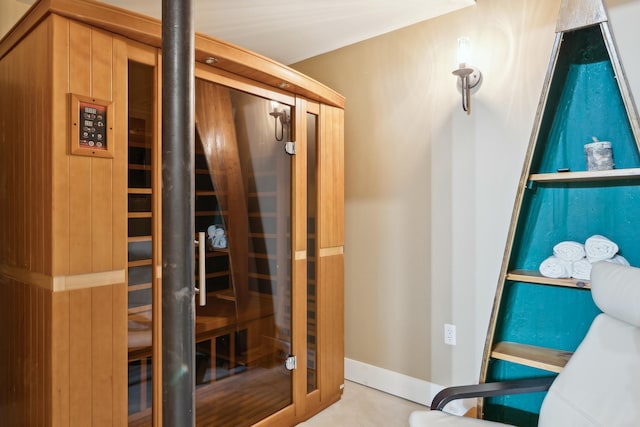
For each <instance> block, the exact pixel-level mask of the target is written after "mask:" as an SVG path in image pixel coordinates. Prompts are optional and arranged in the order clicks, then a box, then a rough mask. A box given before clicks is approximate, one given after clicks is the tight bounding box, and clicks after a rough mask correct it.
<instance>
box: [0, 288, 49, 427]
mask: <svg viewBox="0 0 640 427" xmlns="http://www.w3.org/2000/svg"><path fill="white" fill-rule="evenodd" d="M0 301H2V304H3V305H5V307H4V309H3V310H1V311H0V321H1V324H2V328H1V332H0V348H2V349H3V351H2V352H0V381H1V382H2V383H1V384H0V402H2V424H3V425H12V426H13V425H15V426H18V425H29V426H44V425H47V422H48V421H49V410H50V408H51V403H50V402H51V401H50V399H48V398H47V397H48V395H49V393H50V390H51V385H52V381H51V379H52V378H51V377H52V375H51V374H52V372H51V364H50V359H49V355H50V353H49V350H50V346H51V342H52V341H51V339H50V332H51V325H50V324H49V322H48V319H47V318H46V316H47V315H48V314H50V313H51V292H49V291H47V290H44V289H41V288H38V287H36V286H29V285H26V284H24V283H20V282H16V281H13V280H11V279H6V278H0Z"/></svg>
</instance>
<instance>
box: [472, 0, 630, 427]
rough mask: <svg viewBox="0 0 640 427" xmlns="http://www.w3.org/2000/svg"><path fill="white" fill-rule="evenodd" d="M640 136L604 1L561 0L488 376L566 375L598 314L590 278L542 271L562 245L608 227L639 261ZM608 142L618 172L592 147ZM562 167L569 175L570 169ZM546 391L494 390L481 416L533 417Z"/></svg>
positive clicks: (493, 328)
mask: <svg viewBox="0 0 640 427" xmlns="http://www.w3.org/2000/svg"><path fill="white" fill-rule="evenodd" d="M639 135H640V132H639V129H638V116H637V112H636V110H635V106H634V104H633V101H632V98H631V95H630V91H629V88H628V85H627V82H626V77H625V75H624V72H623V70H622V67H621V64H620V61H619V59H618V55H617V51H616V47H615V44H614V42H613V38H612V35H611V30H610V27H609V22H608V17H607V13H606V10H605V7H604V4H603V3H602V1H601V0H588V1H577V0H563V2H562V5H561V8H560V15H559V18H558V24H557V27H556V40H555V44H554V47H553V52H552V57H551V62H550V66H549V69H548V71H547V76H546V79H545V83H544V87H543V90H542V96H541V100H540V103H539V105H538V111H537V114H536V118H535V123H534V127H533V131H532V134H531V139H530V142H529V148H528V150H527V154H526V158H525V162H524V167H523V171H522V175H521V178H520V185H519V188H518V191H517V196H516V201H515V205H514V210H513V215H512V220H511V226H510V228H509V233H508V237H507V244H506V248H505V254H504V258H503V262H502V268H501V272H500V278H499V281H498V286H497V290H496V297H495V300H494V305H493V311H492V314H491V319H490V324H489V331H488V334H487V341H486V344H485V351H484V357H483V363H482V367H481V373H480V382H491V381H501V380H510V379H519V378H527V377H541V376H553V375H557V373H559V372H561V370H562V369H563V367H564V365H565V364H566V363H567V361H568V360H569V358H570V357H571V355H572V353H573V351H574V350H575V349H576V347H577V346H578V345H579V343H580V342H581V340H582V338H583V337H584V335H585V334H586V332H587V329H588V328H589V326H590V325H591V321H592V320H593V318H594V317H595V316H596V315H597V314H598V313H599V310H598V309H597V307H596V306H595V304H594V303H593V300H592V298H591V294H590V283H589V281H588V280H577V279H572V278H566V279H554V278H548V277H544V276H542V275H541V274H540V273H539V272H538V268H539V266H540V263H541V262H542V261H543V260H544V259H545V258H546V257H548V256H549V255H551V254H552V252H553V246H554V245H555V244H557V243H559V242H561V241H569V240H571V241H578V242H584V241H585V240H586V239H587V238H588V237H590V236H592V235H595V234H600V235H604V236H606V237H608V238H609V239H611V240H612V241H614V242H616V243H617V244H618V246H619V248H620V254H621V255H623V256H624V257H625V258H626V259H627V260H628V261H629V262H630V264H631V265H636V266H638V265H640V247H639V246H638V244H637V242H638V241H640V217H639V216H638V215H637V212H638V209H640V154H639V151H640V148H639V147H640V146H639V144H638V141H639V140H640V138H639ZM594 136H595V137H597V138H599V139H600V140H603V141H611V143H612V150H613V157H614V162H615V168H614V169H612V170H605V171H589V170H587V167H586V158H585V152H584V145H585V144H587V143H589V142H591V140H592V137H594ZM564 171H566V172H564ZM544 395H545V393H535V394H532V395H517V396H504V397H493V398H488V399H485V400H484V401H482V402H481V403H480V411H479V413H480V415H481V416H482V418H484V419H489V420H494V421H501V422H506V423H510V424H514V425H519V426H528V425H532V426H533V425H536V424H537V419H538V413H539V410H540V405H541V403H542V400H543V398H544Z"/></svg>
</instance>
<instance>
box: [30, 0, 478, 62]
mask: <svg viewBox="0 0 640 427" xmlns="http://www.w3.org/2000/svg"><path fill="white" fill-rule="evenodd" d="M21 1H23V2H32V1H30V0H21ZM104 1H105V2H106V3H111V4H114V5H116V6H120V7H123V8H126V9H130V10H133V11H136V12H140V13H143V14H145V15H150V16H153V17H156V18H158V19H159V18H160V16H161V7H162V1H161V0H104ZM193 1H194V3H193V4H194V9H195V27H196V31H197V32H200V33H204V34H208V35H211V36H213V37H216V38H218V39H221V40H225V41H228V42H231V43H233V44H236V45H238V46H242V47H244V48H246V49H249V50H252V51H254V52H257V53H260V54H262V55H265V56H267V57H269V58H273V59H275V60H277V61H279V62H281V63H283V64H292V63H294V62H297V61H301V60H303V59H306V58H310V57H312V56H316V55H319V54H322V53H325V52H329V51H332V50H335V49H338V48H340V47H344V46H347V45H350V44H353V43H356V42H359V41H362V40H366V39H369V38H371V37H375V36H378V35H380V34H384V33H387V32H390V31H393V30H397V29H399V28H402V27H406V26H409V25H412V24H415V23H418V22H422V21H425V20H427V19H430V18H433V17H436V16H439V15H443V14H445V13H449V12H452V11H454V10H457V9H461V8H463V7H467V6H470V5H474V4H475V0H193Z"/></svg>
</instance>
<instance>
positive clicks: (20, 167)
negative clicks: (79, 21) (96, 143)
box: [0, 24, 51, 273]
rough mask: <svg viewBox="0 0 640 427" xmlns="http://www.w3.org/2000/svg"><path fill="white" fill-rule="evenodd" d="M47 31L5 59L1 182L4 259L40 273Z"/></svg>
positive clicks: (44, 267) (45, 204) (44, 242)
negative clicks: (2, 189)
mask: <svg viewBox="0 0 640 427" xmlns="http://www.w3.org/2000/svg"><path fill="white" fill-rule="evenodd" d="M48 33H49V27H48V26H47V25H46V24H45V25H42V26H40V27H38V28H37V29H36V30H34V31H33V32H32V33H31V34H29V36H28V37H26V38H25V40H24V41H23V43H22V44H21V45H20V46H19V47H17V48H16V49H14V50H12V51H11V52H10V53H9V54H8V55H7V57H6V58H5V60H3V61H1V62H0V91H1V93H2V103H0V133H1V134H2V137H0V140H1V141H2V144H0V183H1V184H2V187H3V188H4V189H6V190H9V189H11V191H0V206H2V209H0V238H1V241H2V245H0V264H4V265H7V266H12V267H19V268H26V269H29V270H30V271H34V272H38V273H47V272H49V271H50V265H51V264H50V259H51V258H50V251H49V244H50V239H49V238H48V236H50V233H51V223H50V220H49V216H48V215H43V214H42V212H49V211H50V206H51V204H50V203H51V198H50V196H49V194H50V191H48V190H49V189H50V176H51V166H50V162H49V159H50V156H49V155H48V153H47V150H46V141H48V139H49V138H48V135H49V133H50V130H49V120H48V118H47V115H48V112H49V109H50V108H49V107H50V104H49V96H48V91H49V89H50V86H51V84H50V80H49V78H48V74H47V73H46V70H47V67H48V62H49V60H50V58H51V53H50V52H49V51H48V50H47V43H46V40H47V37H48ZM35 117H37V118H42V119H43V120H34V118H35ZM43 147H45V149H44V150H43V149H42V148H43Z"/></svg>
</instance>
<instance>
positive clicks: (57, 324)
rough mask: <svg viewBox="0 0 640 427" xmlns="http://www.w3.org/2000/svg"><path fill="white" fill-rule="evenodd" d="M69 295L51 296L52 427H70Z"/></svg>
mask: <svg viewBox="0 0 640 427" xmlns="http://www.w3.org/2000/svg"><path fill="white" fill-rule="evenodd" d="M70 304H71V299H70V295H69V292H54V293H53V297H52V303H51V356H50V360H51V362H50V363H51V384H52V390H51V391H52V396H51V426H52V427H66V426H69V425H70V424H71V411H70V400H69V396H70V393H71V390H70V382H69V376H70V375H69V370H70V359H69V341H70V339H71V335H70V334H71V331H70V329H69V306H70Z"/></svg>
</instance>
